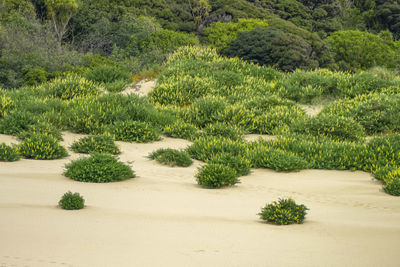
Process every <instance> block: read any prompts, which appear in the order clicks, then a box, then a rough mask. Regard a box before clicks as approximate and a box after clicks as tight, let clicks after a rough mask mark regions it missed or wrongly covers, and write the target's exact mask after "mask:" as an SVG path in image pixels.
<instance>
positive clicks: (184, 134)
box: [164, 120, 198, 140]
mask: <svg viewBox="0 0 400 267" xmlns="http://www.w3.org/2000/svg"><path fill="white" fill-rule="evenodd" d="M164 134H165V135H166V136H169V137H175V138H183V139H188V140H194V139H195V138H196V137H197V136H198V131H197V129H196V127H194V126H193V125H191V124H189V123H185V122H183V121H181V120H177V121H176V122H175V123H173V124H169V125H167V126H165V128H164Z"/></svg>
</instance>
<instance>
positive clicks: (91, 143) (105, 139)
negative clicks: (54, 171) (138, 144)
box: [71, 135, 121, 155]
mask: <svg viewBox="0 0 400 267" xmlns="http://www.w3.org/2000/svg"><path fill="white" fill-rule="evenodd" d="M71 149H72V151H74V152H76V153H87V154H90V153H93V152H98V153H109V154H114V155H116V154H120V153H121V151H120V150H119V148H118V146H116V145H115V143H114V140H113V139H112V137H111V136H106V135H92V136H87V137H83V138H81V139H79V141H77V142H75V143H73V144H72V146H71Z"/></svg>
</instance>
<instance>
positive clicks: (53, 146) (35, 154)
mask: <svg viewBox="0 0 400 267" xmlns="http://www.w3.org/2000/svg"><path fill="white" fill-rule="evenodd" d="M19 151H20V153H21V155H22V156H24V157H25V158H28V159H59V158H64V157H66V156H68V153H67V150H66V149H65V148H64V147H63V146H61V145H60V144H58V140H57V139H56V138H55V137H53V136H51V135H45V134H42V133H33V134H31V135H29V136H28V137H26V138H25V139H24V140H23V142H22V144H20V145H19Z"/></svg>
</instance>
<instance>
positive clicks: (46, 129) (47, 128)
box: [17, 121, 63, 141]
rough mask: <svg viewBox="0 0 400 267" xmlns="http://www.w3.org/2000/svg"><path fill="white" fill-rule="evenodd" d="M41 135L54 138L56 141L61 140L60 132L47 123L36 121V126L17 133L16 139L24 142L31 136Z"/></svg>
mask: <svg viewBox="0 0 400 267" xmlns="http://www.w3.org/2000/svg"><path fill="white" fill-rule="evenodd" d="M36 133H41V134H43V135H48V136H52V137H54V138H56V139H57V140H59V141H61V140H63V137H62V135H61V131H60V130H59V129H57V128H56V127H55V126H53V125H52V124H50V123H48V122H47V121H38V122H37V123H36V124H32V125H28V127H27V129H26V130H24V131H22V132H20V133H18V135H17V136H18V138H19V139H21V140H24V139H25V138H27V137H29V136H31V135H32V134H36Z"/></svg>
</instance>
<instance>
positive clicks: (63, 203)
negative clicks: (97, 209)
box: [58, 191, 85, 210]
mask: <svg viewBox="0 0 400 267" xmlns="http://www.w3.org/2000/svg"><path fill="white" fill-rule="evenodd" d="M58 205H59V206H60V207H61V208H62V209H64V210H80V209H83V207H84V206H85V199H83V197H82V196H81V195H80V194H79V193H72V192H71V191H68V192H67V193H65V194H64V195H63V196H62V197H61V199H60V201H59V202H58Z"/></svg>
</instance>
